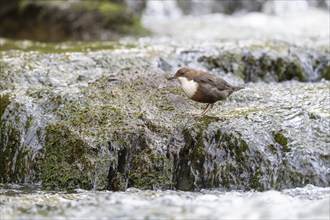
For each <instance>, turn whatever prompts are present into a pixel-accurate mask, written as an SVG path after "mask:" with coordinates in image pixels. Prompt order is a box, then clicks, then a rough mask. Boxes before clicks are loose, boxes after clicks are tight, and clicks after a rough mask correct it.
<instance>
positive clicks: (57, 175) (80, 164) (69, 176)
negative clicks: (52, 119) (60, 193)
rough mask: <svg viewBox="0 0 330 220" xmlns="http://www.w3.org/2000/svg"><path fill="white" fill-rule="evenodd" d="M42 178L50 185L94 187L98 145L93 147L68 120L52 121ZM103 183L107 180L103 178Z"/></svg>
mask: <svg viewBox="0 0 330 220" xmlns="http://www.w3.org/2000/svg"><path fill="white" fill-rule="evenodd" d="M43 151H44V158H43V159H42V161H41V174H40V180H41V181H42V184H43V186H44V187H46V188H51V189H73V188H83V189H93V187H94V184H95V181H96V178H99V179H100V181H101V182H102V176H101V177H98V176H97V175H98V171H97V166H98V162H99V161H98V160H97V149H93V148H92V147H91V146H89V145H88V144H87V143H86V141H84V140H83V139H82V138H81V137H80V136H79V134H77V133H76V132H75V131H74V130H71V128H70V127H68V126H67V125H66V123H65V122H58V123H54V124H50V125H49V126H48V127H47V136H46V143H45V149H44V150H43ZM100 185H103V187H105V186H106V184H105V183H104V182H103V183H101V184H100Z"/></svg>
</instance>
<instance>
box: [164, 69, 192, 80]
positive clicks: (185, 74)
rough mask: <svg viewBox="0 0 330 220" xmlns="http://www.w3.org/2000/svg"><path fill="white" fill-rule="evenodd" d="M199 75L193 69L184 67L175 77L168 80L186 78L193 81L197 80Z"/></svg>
mask: <svg viewBox="0 0 330 220" xmlns="http://www.w3.org/2000/svg"><path fill="white" fill-rule="evenodd" d="M197 75H198V71H196V70H194V69H191V68H187V67H183V68H180V69H178V71H176V73H175V75H174V76H173V77H170V78H168V80H173V79H177V78H178V77H186V78H187V79H189V80H191V79H193V78H195V77H196V76H197Z"/></svg>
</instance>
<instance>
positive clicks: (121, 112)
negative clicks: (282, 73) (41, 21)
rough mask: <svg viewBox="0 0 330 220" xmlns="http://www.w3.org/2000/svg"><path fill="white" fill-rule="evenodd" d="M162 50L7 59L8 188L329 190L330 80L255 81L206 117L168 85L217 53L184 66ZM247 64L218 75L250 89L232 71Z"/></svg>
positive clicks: (5, 54)
mask: <svg viewBox="0 0 330 220" xmlns="http://www.w3.org/2000/svg"><path fill="white" fill-rule="evenodd" d="M113 44H115V43H113ZM47 46H49V45H47ZM107 46H109V45H108V44H107ZM153 46H154V42H152V46H151V45H149V46H148V45H146V44H145V43H143V44H142V45H139V44H136V45H133V44H129V43H128V44H126V45H125V44H118V43H116V45H113V48H115V49H113V50H112V49H108V50H100V51H94V52H68V51H67V50H65V51H63V53H54V52H53V50H52V52H51V53H49V52H47V51H45V50H44V51H41V52H36V51H28V52H26V51H20V50H17V49H15V50H7V51H2V52H1V55H2V60H1V66H2V67H3V68H2V72H1V73H0V74H1V75H0V77H1V81H0V88H1V91H0V104H1V107H0V113H1V115H0V117H1V118H0V150H1V154H0V161H1V168H0V173H1V182H4V183H7V182H16V183H36V182H41V183H42V185H43V186H44V187H46V188H55V189H72V188H78V187H79V188H84V189H92V188H94V189H111V190H125V189H126V188H127V187H138V188H141V189H180V190H198V189H202V188H221V189H228V190H230V189H240V190H250V189H255V190H267V189H285V188H290V187H298V186H304V185H306V184H314V185H317V186H328V184H329V169H328V167H329V152H328V143H329V134H328V132H327V131H328V125H329V119H330V117H329V111H328V105H327V103H328V102H329V86H330V85H329V82H328V81H326V80H323V81H320V82H306V83H302V82H299V81H294V80H291V81H284V82H281V83H264V82H255V83H254V82H250V83H249V84H247V85H246V88H245V89H244V90H241V91H239V92H237V93H234V94H233V95H232V96H230V98H229V99H228V100H227V101H226V102H223V103H220V102H219V103H216V105H215V107H214V108H213V109H212V110H211V111H210V113H209V114H208V116H206V117H199V116H198V114H199V113H200V112H201V107H202V105H201V104H199V103H195V102H193V101H191V100H189V99H188V98H187V97H185V95H184V94H183V93H182V91H181V89H180V88H179V87H178V85H177V84H176V82H173V81H168V80H167V79H166V78H167V77H168V75H172V74H173V72H172V71H171V70H169V69H172V68H173V69H176V68H177V66H178V65H182V64H184V63H188V62H190V63H193V62H194V64H195V65H200V67H201V68H203V67H205V66H207V65H210V64H209V63H204V61H203V62H200V61H198V60H199V58H200V57H203V56H207V54H199V55H198V56H195V55H196V53H195V52H189V50H186V52H179V53H176V54H175V56H174V58H175V59H177V57H180V58H181V59H177V60H178V61H177V63H175V64H173V63H174V61H173V51H172V50H166V49H165V50H164V49H162V48H164V47H161V46H159V47H153ZM38 47H41V46H40V45H38ZM109 48H111V47H109ZM155 48H156V49H155ZM25 50H26V49H25ZM219 52H222V51H221V50H219ZM233 53H234V52H233ZM176 56H177V57H176ZM192 57H194V58H192ZM236 59H237V60H238V61H239V60H240V59H241V58H239V56H236V55H233V56H230V57H228V62H226V63H224V66H226V72H227V71H228V73H226V74H225V73H223V72H221V71H218V72H217V71H215V69H213V68H212V67H210V70H212V71H214V73H215V74H216V73H218V74H223V76H231V78H229V80H228V81H229V82H230V83H232V84H235V85H236V84H240V83H241V82H242V79H240V78H239V77H237V75H240V74H237V75H236V74H235V73H234V74H231V73H230V72H233V71H234V72H235V71H241V70H244V68H243V69H240V68H241V67H240V66H233V67H231V64H232V62H233V60H236ZM258 59H259V58H258ZM258 59H256V61H253V62H256V63H258V62H259V61H258ZM261 60H262V59H261ZM275 60H276V59H275ZM289 60H290V59H289ZM311 60H312V61H313V59H311ZM241 62H243V61H242V60H241ZM251 62H252V59H251ZM262 62H264V61H262ZM265 62H266V61H265ZM267 62H268V61H267ZM267 62H266V63H267ZM285 62H286V64H289V63H290V62H289V61H285ZM315 62H316V61H315ZM160 64H164V65H160ZM165 64H166V65H165ZM322 65H323V64H322ZM164 66H166V68H164ZM257 67H259V64H258V65H257ZM269 67H271V65H270V64H269ZM163 68H164V69H167V70H166V71H164V70H163ZM272 68H273V67H272ZM274 68H275V67H274ZM272 70H274V69H272Z"/></svg>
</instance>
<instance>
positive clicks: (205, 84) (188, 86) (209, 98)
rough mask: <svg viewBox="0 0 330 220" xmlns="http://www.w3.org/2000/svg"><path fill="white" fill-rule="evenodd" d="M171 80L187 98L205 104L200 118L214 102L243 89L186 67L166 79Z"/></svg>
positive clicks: (209, 74)
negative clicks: (174, 80) (177, 84)
mask: <svg viewBox="0 0 330 220" xmlns="http://www.w3.org/2000/svg"><path fill="white" fill-rule="evenodd" d="M173 79H177V80H178V81H179V83H180V85H181V88H182V90H183V92H184V93H185V94H186V95H187V96H188V98H190V99H192V100H194V101H196V102H200V103H207V105H206V107H205V109H204V110H203V112H202V113H201V114H200V115H201V116H204V115H205V114H206V113H207V112H208V111H209V110H210V109H211V108H212V107H213V106H214V103H215V102H217V101H220V100H226V99H227V97H228V96H230V95H231V94H232V93H233V92H236V91H238V90H241V89H244V87H241V86H232V85H230V84H229V83H228V82H226V81H225V80H224V79H221V78H219V77H217V76H215V75H213V74H211V73H208V72H204V71H201V70H195V69H192V68H188V67H182V68H180V69H178V70H177V72H176V73H175V75H174V76H173V77H169V78H168V80H173Z"/></svg>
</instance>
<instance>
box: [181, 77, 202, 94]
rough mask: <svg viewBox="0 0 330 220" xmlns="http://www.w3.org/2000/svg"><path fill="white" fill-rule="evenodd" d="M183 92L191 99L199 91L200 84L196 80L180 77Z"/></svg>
mask: <svg viewBox="0 0 330 220" xmlns="http://www.w3.org/2000/svg"><path fill="white" fill-rule="evenodd" d="M178 80H179V82H180V84H181V88H182V90H183V92H184V93H185V94H186V95H187V96H188V97H189V98H191V97H193V96H194V94H195V92H196V91H197V87H198V84H197V83H196V82H195V81H194V80H188V79H187V78H186V77H178Z"/></svg>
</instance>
